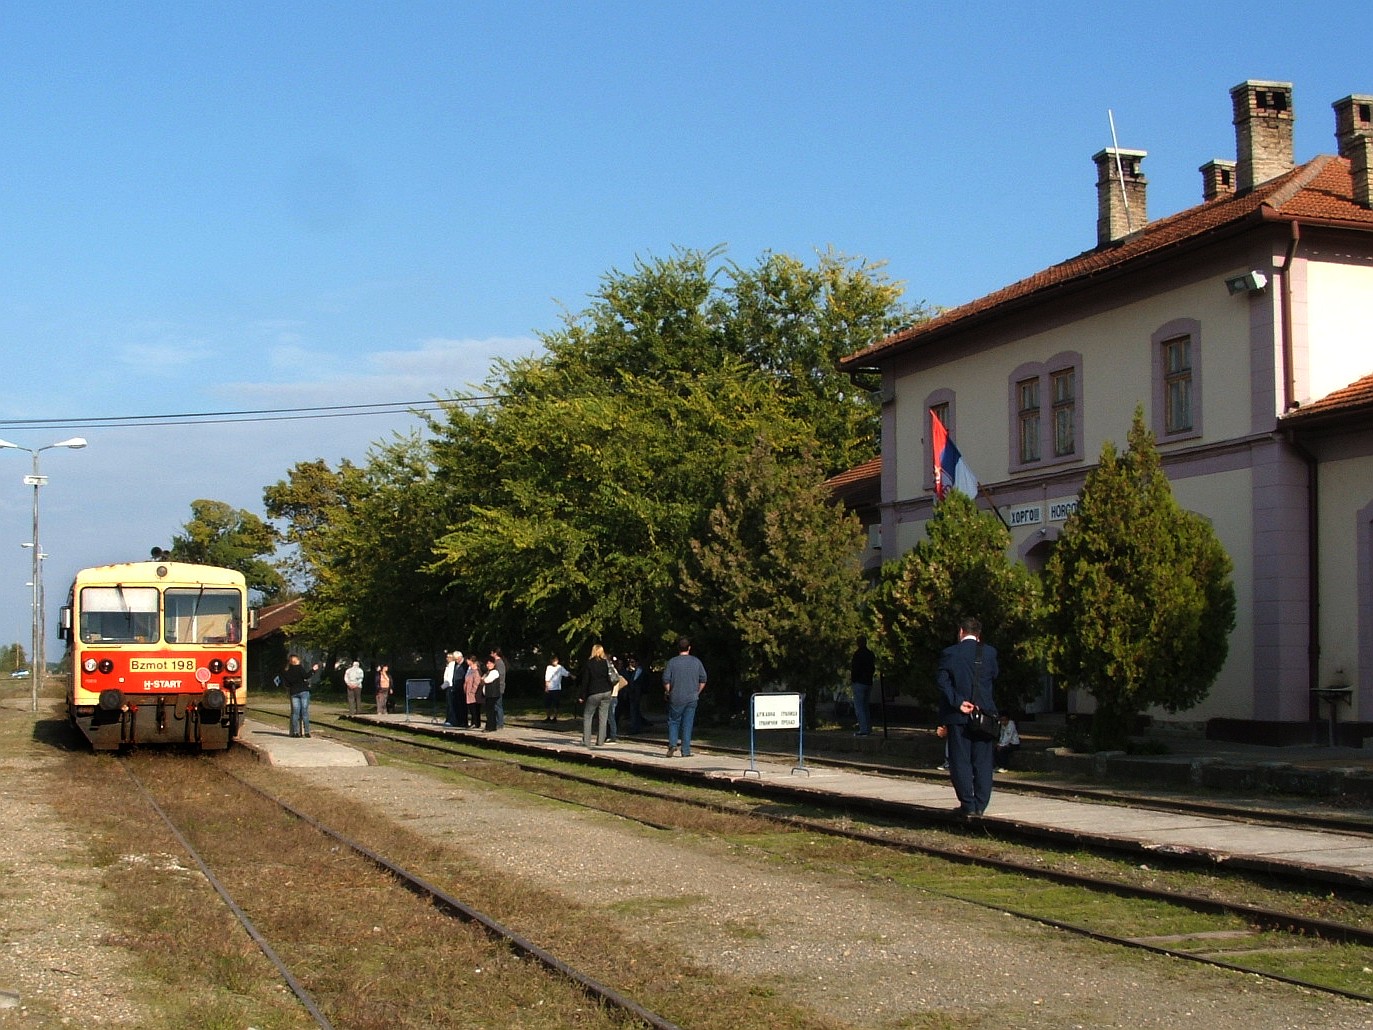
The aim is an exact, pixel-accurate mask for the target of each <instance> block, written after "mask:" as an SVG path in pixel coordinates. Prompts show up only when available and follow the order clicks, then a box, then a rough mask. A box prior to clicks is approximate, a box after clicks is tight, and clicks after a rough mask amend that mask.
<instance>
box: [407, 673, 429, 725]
mask: <svg viewBox="0 0 1373 1030" xmlns="http://www.w3.org/2000/svg"><path fill="white" fill-rule="evenodd" d="M433 689H434V681H433V680H406V681H405V721H406V722H409V721H410V702H411V701H412V700H413V701H425V700H428V698H429V692H430V691H431V690H433ZM433 715H434V708H433V706H432V705H431V706H430V708H429V716H430V721H431V722H432V721H435V720H434V718H433Z"/></svg>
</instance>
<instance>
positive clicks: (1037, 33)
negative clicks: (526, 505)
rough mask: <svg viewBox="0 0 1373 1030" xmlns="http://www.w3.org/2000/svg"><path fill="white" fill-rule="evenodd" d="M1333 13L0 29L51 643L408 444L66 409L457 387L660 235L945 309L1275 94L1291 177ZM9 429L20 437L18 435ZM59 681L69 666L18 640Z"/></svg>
mask: <svg viewBox="0 0 1373 1030" xmlns="http://www.w3.org/2000/svg"><path fill="white" fill-rule="evenodd" d="M1351 12H1352V8H1350V7H1349V6H1348V5H1347V4H1338V5H1337V4H1327V3H1319V2H1318V3H1309V4H1305V5H1302V6H1300V7H1293V6H1292V5H1290V4H1271V3H1265V2H1254V3H1249V4H1245V5H1239V6H1237V5H1233V4H1226V5H1198V4H1194V3H1188V4H1183V3H1174V2H1160V3H1154V4H1151V5H1143V4H1123V3H1122V4H1115V3H1110V2H1095V3H1086V2H1082V3H1040V4H1014V5H1011V4H1006V5H1002V4H985V3H984V4H978V3H967V4H917V3H885V4H876V3H852V4H842V5H841V4H832V3H817V2H806V0H800V2H790V3H780V2H777V3H749V2H740V0H735V2H730V3H717V2H693V3H643V2H624V3H619V2H616V3H607V2H596V0H588V2H581V3H570V2H569V3H552V2H548V3H522V2H502V3H499V4H498V3H494V2H493V3H482V4H475V3H462V2H456V0H454V2H446V3H437V2H435V3H431V2H406V0H391V2H388V3H363V2H357V0H335V2H332V3H322V2H290V0H285V2H279V3H271V4H268V3H255V2H238V3H203V2H196V0H187V2H183V3H179V4H166V3H140V2H120V0H105V2H99V3H94V2H77V3H65V2H61V0H46V2H43V0H8V2H7V3H6V4H5V6H4V9H3V11H2V12H0V83H3V90H0V132H3V134H4V139H5V141H6V145H5V147H4V149H3V152H0V232H3V236H2V237H0V276H2V277H3V286H0V347H3V354H4V359H5V366H4V367H5V369H6V371H7V375H6V378H7V379H8V385H9V389H8V390H6V391H5V392H4V394H3V401H0V438H3V439H6V440H10V441H13V442H15V443H19V444H22V445H23V446H26V447H41V446H44V445H46V444H49V443H52V442H55V441H57V440H60V439H65V438H67V437H69V436H73V435H77V434H79V435H82V436H84V437H86V438H87V439H88V440H89V441H90V446H89V447H88V448H87V449H86V450H83V451H63V450H53V451H46V452H44V453H43V455H42V463H43V472H44V473H45V474H47V475H48V476H49V477H50V483H49V485H48V486H47V487H45V488H43V493H42V513H43V518H42V530H43V534H42V535H43V539H42V543H43V550H44V551H45V552H46V553H48V554H49V556H50V557H49V558H48V561H47V565H46V572H45V584H46V587H47V595H48V604H47V608H48V624H49V627H51V625H52V623H53V622H54V620H55V617H56V609H57V606H58V605H59V604H60V603H61V600H62V598H63V597H64V596H65V592H66V585H67V583H68V582H69V581H70V577H71V575H72V573H73V572H74V570H75V569H76V568H78V567H80V566H82V565H87V564H98V563H103V562H107V561H122V560H129V559H136V558H140V557H142V556H144V555H146V553H147V551H148V548H149V547H150V546H152V545H153V544H158V543H162V544H165V543H168V542H169V541H170V538H171V536H172V534H173V533H175V532H176V531H177V530H178V529H179V528H180V527H181V526H182V525H183V524H184V523H185V521H186V519H187V518H188V517H189V514H190V503H191V501H192V500H194V499H196V498H199V497H210V498H214V499H217V500H224V501H228V502H230V503H231V504H233V505H235V506H236V507H245V508H250V509H253V510H259V511H260V508H261V495H262V488H263V487H264V486H266V485H268V484H270V483H273V482H275V481H276V480H278V479H280V478H282V477H283V476H284V475H285V473H286V471H287V469H289V468H290V467H291V465H293V464H294V463H295V462H297V461H303V460H311V459H314V458H318V457H322V458H325V459H327V460H329V461H331V462H333V461H337V460H338V459H340V458H342V457H352V458H354V459H357V460H361V459H362V458H363V457H364V456H365V454H366V452H367V449H368V446H369V444H370V443H371V442H372V441H375V440H378V439H382V438H384V437H386V436H387V435H388V434H389V433H391V432H393V431H396V430H401V431H405V430H406V429H408V428H409V427H410V426H411V425H412V420H411V419H409V418H407V417H405V416H397V415H390V416H372V417H366V418H349V419H324V420H317V421H313V420H302V421H291V422H243V423H232V424H214V425H199V426H186V425H180V426H142V427H137V428H130V427H123V428H97V427H89V426H83V425H82V420H90V419H92V418H94V417H99V416H146V415H157V414H167V413H177V412H203V411H225V410H243V409H260V408H288V407H302V406H314V405H331V404H356V403H366V402H400V401H413V400H421V399H424V398H427V397H429V396H431V395H434V394H440V395H442V394H447V393H449V392H453V391H457V392H467V391H468V390H469V389H471V388H472V387H473V386H474V385H476V384H479V383H480V382H482V381H483V380H484V379H485V377H486V374H487V370H488V368H489V366H490V363H491V361H492V360H493V359H494V358H496V357H501V356H504V357H514V356H517V355H520V354H525V353H530V352H532V351H534V350H536V349H537V347H538V342H537V337H536V334H537V333H538V332H540V331H548V330H553V329H556V328H557V326H558V324H559V319H560V317H561V313H562V312H563V311H564V310H565V309H570V310H573V311H576V310H580V309H581V308H582V307H583V306H584V305H585V303H586V299H587V296H588V294H590V293H591V292H592V291H594V290H595V289H596V287H597V284H598V282H599V281H600V279H601V277H602V276H603V275H605V274H607V273H608V272H611V271H613V270H616V269H619V270H626V269H629V268H631V267H632V266H633V263H634V261H635V258H636V257H648V256H657V255H666V254H669V253H670V252H671V251H672V249H673V248H674V247H679V246H680V247H691V248H702V249H704V248H709V247H713V246H716V245H725V246H726V247H727V248H728V250H727V254H728V256H729V257H730V258H731V259H733V260H735V261H738V262H740V263H742V264H752V263H754V262H755V261H756V260H757V258H758V257H759V255H761V254H762V253H763V252H765V251H769V250H771V251H777V252H784V253H791V254H795V255H797V256H801V257H810V256H812V255H813V254H814V252H815V251H817V250H820V249H825V248H828V247H833V248H835V249H836V250H839V251H841V252H844V253H847V254H851V255H860V256H863V257H865V258H868V259H872V260H878V261H885V262H887V269H888V271H889V273H890V274H891V275H892V276H893V277H894V278H896V279H898V280H901V281H903V282H905V283H906V287H907V296H908V298H909V299H911V300H925V301H929V302H931V303H935V304H944V305H952V304H957V303H960V302H963V301H966V300H969V299H972V298H974V297H977V296H979V295H981V294H983V293H986V292H989V291H991V290H993V289H996V288H998V287H1000V286H1002V285H1005V284H1006V283H1009V282H1012V281H1014V280H1016V279H1018V278H1020V277H1022V276H1024V275H1027V274H1029V273H1032V272H1034V271H1036V270H1038V269H1040V268H1043V267H1044V266H1046V265H1048V264H1051V263H1053V262H1056V261H1059V260H1061V259H1063V258H1065V257H1068V256H1071V255H1073V254H1076V253H1078V252H1080V251H1082V250H1085V249H1087V248H1089V247H1091V246H1092V245H1093V244H1094V242H1095V218H1096V206H1095V203H1096V202H1095V188H1094V182H1095V171H1094V168H1093V166H1092V162H1091V155H1092V154H1093V153H1095V152H1096V151H1097V150H1099V149H1101V148H1102V147H1103V146H1108V145H1110V143H1111V138H1110V127H1109V123H1108V120H1107V111H1108V109H1109V110H1111V111H1113V113H1114V117H1115V123H1116V128H1117V133H1118V137H1119V142H1120V145H1121V146H1123V147H1127V148H1131V149H1141V150H1147V151H1148V152H1149V157H1148V158H1147V159H1146V160H1145V162H1144V171H1145V174H1146V175H1147V177H1148V179H1149V183H1150V185H1149V213H1150V215H1151V216H1152V217H1159V216H1161V215H1166V214H1170V213H1172V212H1174V211H1177V210H1180V209H1182V208H1184V207H1188V206H1191V205H1193V204H1195V203H1197V202H1199V200H1200V196H1201V177H1200V175H1199V174H1198V172H1197V167H1198V166H1199V165H1200V164H1202V163H1203V162H1205V161H1207V160H1209V159H1211V158H1213V157H1222V158H1233V157H1234V130H1233V127H1232V126H1231V123H1230V106H1229V94H1228V91H1229V88H1230V87H1231V86H1233V85H1235V84H1236V83H1238V82H1241V81H1243V80H1245V79H1249V78H1258V79H1278V80H1282V81H1290V82H1293V83H1294V84H1295V101H1296V112H1297V122H1296V154H1297V158H1298V160H1306V159H1308V158H1310V157H1312V156H1314V155H1316V154H1318V153H1331V152H1333V151H1334V149H1335V148H1334V140H1333V116H1332V114H1331V110H1330V104H1331V102H1332V101H1334V100H1336V99H1338V98H1340V97H1343V96H1347V95H1348V94H1350V93H1373V60H1370V57H1369V51H1368V48H1367V43H1366V36H1365V34H1363V33H1361V32H1359V31H1357V27H1356V25H1355V22H1354V20H1353V19H1354V15H1353V14H1352V13H1351ZM30 420H48V421H45V422H44V423H43V424H42V425H41V426H34V425H32V424H28V423H29V422H30ZM28 471H29V456H28V455H27V454H24V453H23V452H19V451H0V642H8V641H9V640H18V641H21V642H23V643H24V644H25V646H26V647H27V645H28V641H29V626H30V610H31V609H30V601H31V597H30V590H29V588H28V587H27V586H26V585H25V584H26V583H27V582H29V580H30V571H29V564H28V563H29V557H28V554H29V552H28V551H25V550H23V549H21V548H20V547H19V544H20V543H21V542H23V541H27V540H29V539H30V526H29V522H30V508H31V501H32V494H31V491H30V490H29V489H28V488H26V487H24V486H23V485H22V482H21V480H22V477H23V475H24V474H25V473H26V472H28ZM47 649H48V651H49V654H50V655H56V654H58V653H60V647H59V645H58V643H57V642H56V640H55V639H54V638H53V637H52V636H51V634H49V637H48V645H47Z"/></svg>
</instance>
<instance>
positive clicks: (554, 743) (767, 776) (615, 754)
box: [293, 715, 1373, 888]
mask: <svg viewBox="0 0 1373 1030" xmlns="http://www.w3.org/2000/svg"><path fill="white" fill-rule="evenodd" d="M360 721H367V722H382V723H387V724H402V725H406V726H407V727H408V728H409V729H411V730H412V731H413V732H416V733H420V734H425V735H429V734H432V735H436V736H469V737H471V736H477V737H480V738H481V740H482V742H483V743H485V744H497V745H499V746H504V747H507V748H510V749H512V750H521V751H531V752H544V753H549V754H565V755H575V756H577V757H579V758H581V759H584V760H590V761H593V762H597V761H604V762H606V763H608V764H615V765H620V766H630V767H633V766H651V767H654V768H655V769H663V768H670V769H671V770H672V771H673V773H675V774H676V775H678V776H688V777H701V778H703V779H716V780H725V781H729V782H732V783H736V784H739V785H741V786H742V785H744V784H748V783H753V784H759V785H761V786H760V789H775V790H778V791H781V792H785V793H786V794H787V795H788V796H789V797H791V798H793V799H796V798H800V799H803V800H804V798H805V797H806V796H807V795H815V796H816V800H817V801H822V800H823V801H824V802H825V803H827V804H833V801H834V800H835V798H842V797H852V798H861V799H863V800H864V801H867V802H872V803H876V804H880V805H883V806H886V807H888V808H895V809H898V810H899V809H903V808H905V809H909V810H910V813H911V814H912V815H925V816H930V815H934V816H938V817H946V815H947V814H948V813H950V812H951V810H952V809H953V808H954V807H955V806H956V805H957V798H956V797H955V796H954V792H953V788H952V786H950V785H949V784H948V783H947V781H944V780H936V779H917V778H909V777H903V776H897V775H892V776H886V775H880V774H875V773H868V772H851V771H848V770H842V769H835V768H831V767H825V766H823V765H812V764H810V761H811V760H810V759H805V760H801V756H793V757H791V758H789V759H784V758H781V757H779V756H777V755H769V756H767V757H761V756H759V757H755V758H753V759H750V758H749V757H748V756H747V755H745V756H742V757H741V756H738V755H735V754H732V753H731V754H720V753H712V752H711V749H710V746H709V744H704V745H702V744H700V743H696V744H694V745H693V755H692V757H690V758H680V757H679V758H668V757H666V749H665V747H664V746H663V745H662V744H661V743H654V742H651V741H648V740H643V739H621V740H619V741H617V742H615V743H608V744H606V745H605V746H604V747H601V748H591V749H589V750H588V749H587V748H584V747H582V743H581V735H580V732H579V731H574V732H568V730H567V729H563V728H561V726H560V727H559V728H554V727H546V726H540V725H528V724H523V725H522V724H518V723H513V722H512V723H509V724H507V726H506V727H505V728H504V729H502V730H500V731H498V732H497V733H494V734H485V733H479V732H478V731H475V730H462V729H453V728H448V727H445V726H443V725H442V724H441V723H436V722H431V721H430V720H428V719H423V720H420V719H413V718H412V719H411V720H410V721H409V722H408V723H407V721H406V720H405V719H404V718H403V717H401V716H389V715H388V716H381V717H378V716H369V717H362V718H361V719H360ZM563 725H566V724H563ZM293 743H295V742H293ZM306 743H309V742H306ZM1257 818H1258V817H1250V818H1249V819H1244V820H1240V819H1235V820H1229V819H1224V818H1219V817H1212V816H1204V815H1188V814H1178V813H1173V812H1161V811H1155V810H1152V809H1149V808H1132V807H1126V806H1121V805H1118V804H1104V803H1095V802H1092V801H1090V800H1078V799H1073V800H1069V799H1057V798H1045V797H1040V796H1035V795H1029V794H1016V793H1014V792H1013V791H1011V790H994V791H993V794H992V802H991V806H990V807H989V808H988V811H987V813H986V815H985V816H984V817H983V819H984V820H985V821H987V822H988V823H990V824H996V823H998V822H1003V823H1009V824H1015V825H1016V826H1018V827H1030V828H1034V829H1035V830H1037V831H1039V832H1042V833H1043V834H1044V835H1045V836H1046V837H1056V836H1058V837H1062V838H1064V839H1065V840H1071V841H1074V842H1076V843H1080V844H1084V845H1085V844H1090V843H1091V842H1092V841H1100V842H1102V843H1104V844H1112V845H1115V844H1119V843H1121V842H1124V843H1126V844H1128V845H1130V846H1134V847H1138V848H1139V849H1140V850H1142V851H1143V852H1145V853H1148V852H1156V853H1158V854H1160V855H1168V854H1181V853H1191V854H1196V855H1200V856H1204V857H1207V858H1210V859H1211V860H1213V861H1215V862H1217V863H1219V864H1223V865H1230V866H1235V867H1243V868H1249V869H1255V870H1274V871H1279V872H1283V873H1285V874H1288V875H1296V876H1301V877H1305V878H1308V879H1311V880H1313V881H1320V882H1330V883H1341V884H1345V885H1354V886H1359V887H1367V888H1373V835H1366V834H1360V833H1358V832H1352V831H1351V832H1347V833H1346V832H1339V831H1327V830H1307V829H1294V828H1289V827H1283V826H1265V825H1262V824H1261V821H1259V822H1256V821H1254V820H1255V819H1257Z"/></svg>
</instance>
